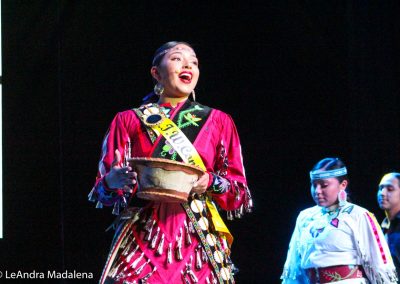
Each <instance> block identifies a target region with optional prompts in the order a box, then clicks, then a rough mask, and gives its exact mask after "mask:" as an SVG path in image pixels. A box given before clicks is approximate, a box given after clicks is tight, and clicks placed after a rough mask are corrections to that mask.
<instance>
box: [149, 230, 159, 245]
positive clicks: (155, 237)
mask: <svg viewBox="0 0 400 284" xmlns="http://www.w3.org/2000/svg"><path fill="white" fill-rule="evenodd" d="M159 234H160V227H157V231H156V233H155V234H154V236H153V239H152V240H151V243H150V248H151V249H154V248H155V247H156V243H157V240H158V235H159Z"/></svg>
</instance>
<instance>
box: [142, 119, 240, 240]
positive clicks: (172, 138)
mask: <svg viewBox="0 0 400 284" xmlns="http://www.w3.org/2000/svg"><path fill="white" fill-rule="evenodd" d="M149 126H150V127H151V128H152V129H153V130H154V131H155V132H156V133H157V135H160V134H161V135H162V136H164V138H165V139H166V140H167V141H168V142H169V143H170V145H171V146H172V147H173V148H174V150H175V151H176V152H177V153H178V154H179V156H180V157H181V158H182V160H183V161H184V162H185V163H188V164H191V165H195V166H198V167H199V168H201V169H202V170H204V171H205V170H206V167H205V166H204V163H203V160H202V159H201V157H200V155H199V153H198V152H197V150H196V148H195V147H194V146H193V144H192V143H191V142H190V141H189V139H188V138H187V137H186V135H185V134H184V133H183V132H182V130H181V129H180V128H179V127H178V126H177V125H176V124H175V123H174V122H173V121H172V120H171V119H169V118H166V117H163V118H162V120H161V122H160V123H157V124H155V125H154V124H153V125H149ZM206 204H207V207H208V209H209V211H210V213H211V219H212V222H213V224H214V228H215V230H216V231H218V232H220V233H221V234H222V235H223V236H224V237H225V238H226V240H227V242H228V244H229V246H231V245H232V242H233V236H232V234H231V233H230V232H229V230H228V228H227V227H226V225H225V223H224V221H223V220H222V218H221V216H220V215H219V213H218V210H217V208H216V207H215V205H214V203H212V202H211V200H210V199H209V198H207V201H206Z"/></svg>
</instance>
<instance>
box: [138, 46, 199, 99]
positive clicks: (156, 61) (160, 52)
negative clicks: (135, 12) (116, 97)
mask: <svg viewBox="0 0 400 284" xmlns="http://www.w3.org/2000/svg"><path fill="white" fill-rule="evenodd" d="M178 44H184V45H187V46H189V47H190V48H191V49H193V46H192V45H190V44H189V43H187V42H185V41H169V42H167V43H164V44H163V45H162V46H160V47H159V48H158V49H157V50H156V52H155V53H154V57H153V61H152V66H159V65H160V63H161V60H162V59H163V58H164V56H165V54H166V53H167V52H168V50H169V49H171V48H173V47H175V46H177V45H178ZM153 83H154V84H157V80H156V79H154V78H153ZM157 100H158V98H157V96H156V95H155V94H154V92H151V93H149V94H147V95H146V96H145V97H144V98H143V99H142V101H143V104H148V103H155V102H156V101H157Z"/></svg>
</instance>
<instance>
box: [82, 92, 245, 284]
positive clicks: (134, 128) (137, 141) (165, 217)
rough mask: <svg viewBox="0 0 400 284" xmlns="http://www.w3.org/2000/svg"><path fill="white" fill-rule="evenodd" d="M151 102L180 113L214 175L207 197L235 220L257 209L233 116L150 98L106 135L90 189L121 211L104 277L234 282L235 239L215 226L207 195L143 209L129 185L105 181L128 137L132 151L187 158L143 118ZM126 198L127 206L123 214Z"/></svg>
mask: <svg viewBox="0 0 400 284" xmlns="http://www.w3.org/2000/svg"><path fill="white" fill-rule="evenodd" d="M149 107H150V108H151V107H156V108H158V109H160V110H161V111H162V112H163V113H164V114H165V115H166V116H168V117H169V118H170V119H171V120H173V121H174V122H175V124H176V125H177V126H178V127H179V128H180V129H181V130H182V132H183V133H184V134H185V135H186V136H187V137H188V138H189V140H190V141H191V143H192V144H193V145H194V147H195V148H196V150H197V151H198V153H199V154H200V156H201V158H202V160H203V163H204V165H205V167H206V169H207V173H208V174H209V177H210V182H209V187H208V189H207V193H208V194H207V196H208V198H207V199H208V200H210V199H212V202H213V203H214V204H217V206H216V208H218V209H219V210H221V209H222V210H225V211H227V218H228V220H231V219H233V218H234V217H240V216H241V215H242V214H243V213H244V212H250V211H251V207H252V200H251V196H250V191H249V189H248V187H247V182H246V178H245V173H244V168H243V161H242V154H241V146H240V142H239V137H238V134H237V131H236V128H235V125H234V123H233V121H232V119H231V117H230V116H229V115H227V114H226V113H224V112H222V111H219V110H216V109H211V108H209V107H206V106H203V105H201V104H199V103H195V102H191V101H189V100H187V101H185V102H182V103H179V104H178V105H177V106H176V107H172V106H171V105H160V106H158V105H156V104H149V105H146V106H141V107H140V108H138V109H132V110H127V111H124V112H120V113H118V114H117V115H116V116H115V118H114V120H113V121H112V123H111V126H110V128H109V130H108V132H107V134H106V136H105V138H104V142H103V146H102V154H101V159H100V162H99V171H98V175H97V178H96V183H95V185H94V187H93V189H92V191H91V192H90V194H89V199H90V200H91V201H97V207H102V205H105V206H114V213H117V214H119V217H118V221H117V222H116V223H117V225H116V233H115V237H114V240H113V244H112V247H111V251H110V254H109V257H108V260H107V263H106V265H105V268H104V271H103V275H102V277H101V279H100V283H127V284H129V283H234V278H233V274H234V270H235V268H234V265H233V263H232V262H231V260H230V250H229V244H228V243H229V238H226V237H224V234H222V233H221V232H219V231H218V230H217V229H216V226H215V224H214V223H213V221H212V219H211V217H210V216H211V214H210V213H211V212H210V209H209V208H208V206H207V202H206V200H205V198H204V197H199V198H195V197H189V200H188V202H187V203H184V204H181V203H165V202H153V201H149V202H147V204H146V205H145V206H142V207H140V208H138V207H132V206H130V205H129V199H131V201H132V200H133V199H134V198H136V197H135V196H134V194H133V195H131V196H130V197H125V196H124V192H123V191H122V189H117V190H110V189H109V188H108V186H107V184H106V183H105V180H104V177H105V175H106V174H107V173H108V172H109V170H110V166H111V163H112V161H113V159H114V153H115V150H116V149H118V150H119V151H120V153H121V154H122V155H123V153H126V145H127V141H129V142H130V145H131V147H130V148H131V156H133V157H155V158H165V159H172V160H177V161H180V157H179V155H178V154H177V153H176V152H174V149H173V148H172V147H171V145H169V143H168V142H166V140H165V138H163V137H162V135H160V136H158V137H157V135H155V133H154V132H153V131H152V130H151V129H150V128H148V127H146V126H145V125H144V124H143V123H142V121H141V119H140V115H141V114H144V113H145V112H146V109H148V108H149ZM122 159H124V157H122ZM125 199H127V200H128V205H127V206H126V207H124V208H122V207H121V213H120V212H118V211H120V210H118V209H119V208H118V206H119V205H121V204H122V203H123V202H124V200H125ZM199 207H200V211H201V212H202V213H201V212H199V210H198V209H199ZM214 208H215V207H214ZM122 209H124V210H122ZM227 239H228V241H227Z"/></svg>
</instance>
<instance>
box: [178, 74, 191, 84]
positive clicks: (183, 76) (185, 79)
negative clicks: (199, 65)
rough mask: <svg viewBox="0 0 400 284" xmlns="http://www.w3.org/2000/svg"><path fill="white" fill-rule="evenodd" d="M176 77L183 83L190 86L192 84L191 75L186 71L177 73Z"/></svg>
mask: <svg viewBox="0 0 400 284" xmlns="http://www.w3.org/2000/svg"><path fill="white" fill-rule="evenodd" d="M178 77H179V79H180V80H181V81H182V82H183V83H185V84H190V83H191V82H192V77H193V74H192V73H191V72H188V71H183V72H181V73H179V75H178Z"/></svg>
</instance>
